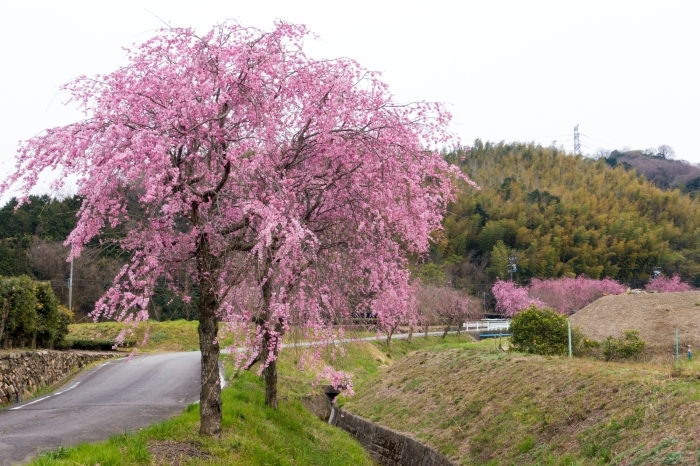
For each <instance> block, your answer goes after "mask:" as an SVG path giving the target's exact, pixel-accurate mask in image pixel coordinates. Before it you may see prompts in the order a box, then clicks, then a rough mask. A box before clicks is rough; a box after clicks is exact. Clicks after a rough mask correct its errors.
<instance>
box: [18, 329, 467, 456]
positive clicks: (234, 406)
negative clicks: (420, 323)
mask: <svg viewBox="0 0 700 466" xmlns="http://www.w3.org/2000/svg"><path fill="white" fill-rule="evenodd" d="M152 324H153V323H152ZM90 325H95V326H100V325H105V324H90ZM171 325H172V324H171ZM176 326H177V325H176ZM164 328H165V329H167V328H168V327H167V326H166V327H164ZM164 328H159V327H152V328H151V335H153V333H154V331H167V330H164ZM192 328H196V325H195V326H193V327H192ZM106 329H107V327H99V328H98V327H94V328H93V329H92V330H91V329H84V332H87V331H90V332H97V333H102V334H103V335H104V334H105V333H104V332H106ZM464 339H465V337H462V341H464ZM453 340H456V339H455V338H448V339H447V342H443V341H442V340H440V339H437V338H430V339H428V340H427V341H426V340H423V339H422V338H419V339H415V340H414V342H413V343H411V344H408V343H406V342H400V341H396V342H394V343H393V344H392V348H391V349H387V348H386V346H385V345H384V344H383V343H379V342H372V343H369V342H359V343H355V344H353V345H349V346H347V347H346V350H345V351H346V357H345V358H343V359H340V360H337V361H336V363H337V364H336V365H337V367H338V368H339V369H343V370H346V371H349V372H352V373H353V374H354V375H355V377H356V379H357V380H358V381H361V380H365V379H367V378H371V377H373V376H375V375H376V374H377V373H378V371H379V370H380V369H381V367H384V366H389V365H391V364H392V362H393V361H395V360H400V359H401V358H403V357H404V356H406V355H407V354H408V353H409V352H410V351H412V350H413V349H420V348H427V347H431V346H434V345H445V344H449V343H448V342H450V341H453ZM167 342H168V339H166V338H164V339H162V340H161V342H160V343H161V345H165V347H166V348H171V347H172V346H171V345H170V343H167ZM159 349H161V350H162V349H163V346H161V347H159V346H158V345H156V344H155V343H154V347H153V348H152V350H159ZM308 351H313V349H308V348H306V349H304V348H288V349H285V350H284V351H283V353H282V357H281V360H280V366H279V383H280V387H279V389H280V390H279V396H280V408H279V410H278V411H275V410H271V409H268V408H266V407H265V406H264V403H263V400H264V386H263V384H262V382H261V381H260V379H259V378H258V377H256V375H255V374H254V373H250V372H247V373H243V374H241V375H239V376H237V377H233V378H231V379H230V381H229V382H228V383H229V385H228V386H227V387H226V388H225V389H224V391H223V400H224V404H223V427H224V432H223V435H222V436H221V438H220V439H218V440H215V439H208V438H201V437H199V435H198V434H197V432H198V420H199V410H198V407H197V405H192V406H190V407H188V408H187V409H186V410H185V412H184V413H183V414H181V415H179V416H176V417H175V418H172V419H170V420H168V421H165V422H163V423H160V424H157V425H154V426H151V427H148V428H146V429H143V430H141V431H139V432H136V433H133V434H126V435H119V436H116V437H114V438H112V439H110V440H108V441H106V442H102V443H98V444H83V445H80V446H78V447H75V448H62V449H59V450H58V451H56V452H51V453H46V454H44V455H43V456H42V457H40V458H39V459H37V460H35V461H34V462H33V463H31V464H32V465H41V466H46V465H94V464H98V463H99V464H100V465H101V466H109V465H151V464H179V463H178V462H177V461H176V460H175V458H177V456H178V455H179V454H182V455H184V457H185V458H186V459H187V464H188V465H205V464H206V465H215V464H217V465H218V464H220V465H292V464H303V465H332V466H335V465H341V466H342V465H353V466H354V465H363V464H364V465H371V464H373V463H372V462H371V461H370V460H369V458H368V456H367V454H366V452H365V451H364V450H363V449H362V448H361V447H360V446H359V444H358V443H357V442H355V441H354V440H353V439H352V438H351V437H350V436H349V435H348V434H346V433H345V432H343V431H341V430H339V429H336V428H333V427H331V426H328V425H327V424H324V423H323V422H321V421H319V420H318V419H316V418H314V417H313V416H312V415H311V414H309V413H308V412H307V411H306V410H305V409H304V408H303V407H302V404H301V402H300V399H301V397H302V396H304V395H306V394H309V393H310V392H312V391H313V389H312V387H311V382H312V381H313V380H314V375H313V373H314V372H313V370H312V369H313V367H311V366H314V365H318V364H322V363H315V364H310V365H309V369H310V370H307V371H305V372H299V371H298V370H297V369H296V364H297V363H298V362H299V361H301V360H303V359H304V355H305V354H306V353H307V352H308ZM324 353H326V356H327V353H328V351H324ZM224 359H227V358H224ZM227 370H228V372H229V373H230V372H231V369H230V368H229V369H227Z"/></svg>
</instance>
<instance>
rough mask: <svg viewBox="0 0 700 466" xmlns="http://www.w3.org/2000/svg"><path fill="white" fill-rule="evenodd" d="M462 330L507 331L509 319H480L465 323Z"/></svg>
mask: <svg viewBox="0 0 700 466" xmlns="http://www.w3.org/2000/svg"><path fill="white" fill-rule="evenodd" d="M464 328H465V330H466V331H468V332H469V331H480V330H508V329H509V328H510V319H481V320H477V321H474V322H465V323H464Z"/></svg>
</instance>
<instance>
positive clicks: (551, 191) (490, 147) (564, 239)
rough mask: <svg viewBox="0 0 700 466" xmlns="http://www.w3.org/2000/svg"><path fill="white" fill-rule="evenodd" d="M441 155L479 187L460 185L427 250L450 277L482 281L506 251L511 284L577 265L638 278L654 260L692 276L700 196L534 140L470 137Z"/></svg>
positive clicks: (697, 264)
mask: <svg viewBox="0 0 700 466" xmlns="http://www.w3.org/2000/svg"><path fill="white" fill-rule="evenodd" d="M446 158H447V159H448V160H450V161H451V162H453V163H455V164H457V165H459V166H460V167H461V168H462V170H463V171H464V172H465V173H467V174H468V175H469V176H470V177H471V178H472V179H473V180H474V181H476V182H477V183H478V184H479V185H480V186H481V187H482V190H481V191H479V192H476V193H475V192H474V190H472V189H467V188H465V189H464V190H463V191H462V192H461V193H460V195H459V198H458V199H457V201H456V202H455V203H454V204H453V205H452V206H451V207H450V209H449V214H448V216H447V218H446V219H445V222H444V225H445V235H444V237H443V238H442V239H441V241H440V242H439V243H437V244H436V246H435V248H434V249H433V256H432V259H433V261H434V263H436V264H439V265H440V267H442V268H443V270H444V271H445V274H446V275H445V277H446V280H447V281H448V282H450V283H452V284H453V285H454V286H457V287H463V288H471V289H472V291H483V290H485V289H490V283H492V282H493V280H494V279H495V278H496V277H497V276H499V277H501V278H505V277H507V276H508V258H509V257H515V258H517V273H516V274H515V276H514V279H515V280H516V281H517V282H519V283H528V282H529V280H530V279H531V278H533V277H537V278H547V277H561V276H576V275H580V274H585V275H587V276H588V277H591V278H604V277H610V278H613V279H616V280H619V281H621V282H623V283H626V284H629V285H631V286H632V287H638V286H641V285H642V284H643V283H645V282H646V281H647V280H648V279H649V275H650V273H651V271H652V269H653V268H654V267H657V266H658V267H660V268H661V271H662V272H663V273H664V274H666V275H668V276H671V275H672V274H674V273H678V274H680V275H681V277H682V278H683V280H685V281H688V282H690V283H692V284H695V285H696V286H697V285H700V229H699V227H700V203H698V201H697V200H695V199H694V198H693V197H691V196H689V195H687V194H684V193H682V192H681V191H680V190H678V189H672V190H664V189H661V188H659V187H657V186H654V185H653V184H652V183H651V182H649V181H648V180H646V179H645V178H644V177H643V176H641V175H639V174H638V173H637V172H636V171H627V170H625V168H624V167H622V166H615V167H611V166H610V164H608V163H606V161H605V160H603V159H599V160H594V159H589V158H585V157H582V156H573V155H570V154H567V153H565V152H563V151H561V150H560V149H558V148H556V147H543V146H540V145H535V144H523V143H512V144H506V143H503V142H501V143H498V144H493V143H490V142H487V143H483V142H481V141H480V140H477V141H475V143H474V146H473V147H471V148H467V149H464V150H460V151H456V152H452V153H449V154H446ZM481 283H485V285H483V286H481V285H479V284H481ZM480 286H481V289H480V288H479V287H480Z"/></svg>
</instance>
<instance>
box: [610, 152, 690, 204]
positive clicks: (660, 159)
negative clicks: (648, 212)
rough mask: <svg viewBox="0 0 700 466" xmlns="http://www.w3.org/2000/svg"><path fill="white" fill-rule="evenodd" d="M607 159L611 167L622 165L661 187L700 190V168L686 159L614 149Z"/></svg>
mask: <svg viewBox="0 0 700 466" xmlns="http://www.w3.org/2000/svg"><path fill="white" fill-rule="evenodd" d="M605 161H606V162H607V163H608V165H610V166H611V167H615V166H618V165H619V166H622V167H623V168H625V169H626V170H636V171H637V173H639V174H640V175H642V176H644V178H646V179H647V180H649V181H651V182H652V183H653V184H654V185H655V186H657V187H659V188H661V189H673V188H678V189H680V190H681V191H682V192H685V193H690V194H692V195H694V196H697V194H698V192H700V168H698V167H696V166H694V165H691V164H690V163H688V162H686V161H684V160H671V159H668V158H666V157H665V156H664V155H663V154H661V153H654V152H653V151H649V150H647V151H640V150H634V151H626V152H619V151H612V152H611V153H610V156H608V157H606V159H605Z"/></svg>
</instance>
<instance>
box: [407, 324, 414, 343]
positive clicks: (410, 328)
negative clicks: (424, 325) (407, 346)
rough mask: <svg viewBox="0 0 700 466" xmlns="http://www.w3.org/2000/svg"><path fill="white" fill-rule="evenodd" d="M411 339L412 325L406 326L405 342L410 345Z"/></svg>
mask: <svg viewBox="0 0 700 466" xmlns="http://www.w3.org/2000/svg"><path fill="white" fill-rule="evenodd" d="M411 338H413V325H409V326H408V337H406V342H407V343H411Z"/></svg>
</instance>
